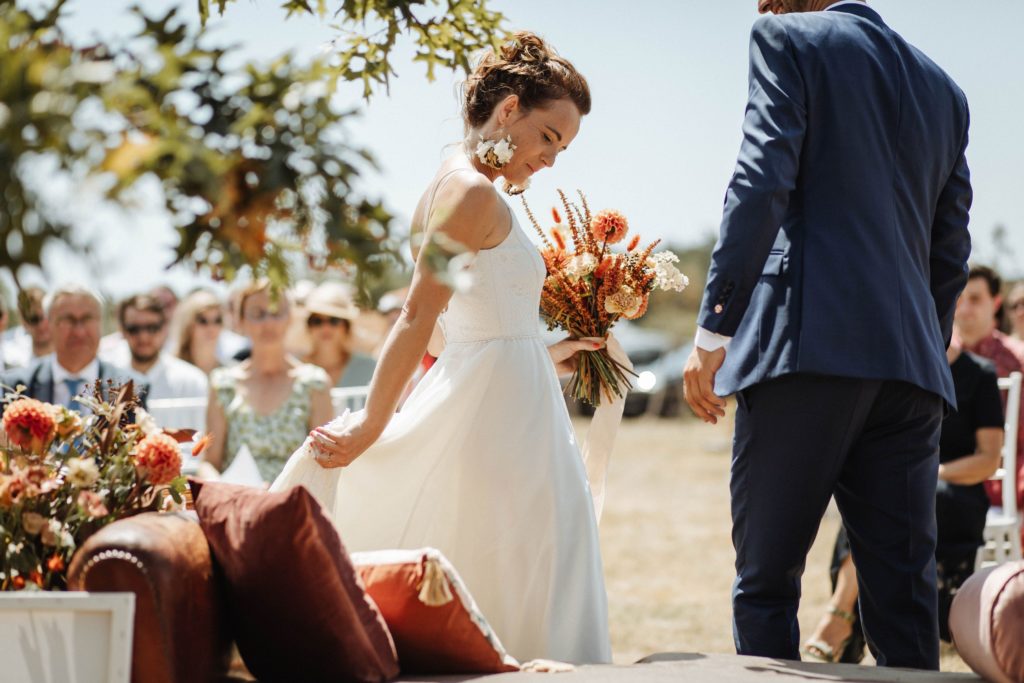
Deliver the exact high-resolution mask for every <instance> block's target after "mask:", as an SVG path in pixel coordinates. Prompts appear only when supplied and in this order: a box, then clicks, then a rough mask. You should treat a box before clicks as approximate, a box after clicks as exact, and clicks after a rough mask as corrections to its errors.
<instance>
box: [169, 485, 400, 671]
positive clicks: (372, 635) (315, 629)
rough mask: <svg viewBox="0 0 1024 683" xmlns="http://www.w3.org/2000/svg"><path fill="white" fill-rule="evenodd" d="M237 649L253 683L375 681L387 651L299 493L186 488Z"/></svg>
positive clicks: (387, 642)
mask: <svg viewBox="0 0 1024 683" xmlns="http://www.w3.org/2000/svg"><path fill="white" fill-rule="evenodd" d="M189 483H190V485H191V486H192V495H193V497H194V498H195V506H196V513H197V514H198V515H199V523H200V524H201V525H202V527H203V532H204V533H205V534H206V538H207V540H208V541H209V544H210V550H211V552H212V554H213V557H214V560H215V562H216V564H217V566H219V567H220V568H221V569H222V570H223V575H224V579H225V584H226V586H225V591H226V593H227V600H226V603H227V612H228V618H229V620H230V622H231V626H232V629H233V633H234V635H235V639H236V641H237V644H238V650H239V652H240V653H241V655H242V659H243V660H244V661H245V664H246V666H247V667H248V668H249V670H250V671H251V672H252V673H253V675H254V676H256V677H257V678H258V679H259V680H261V681H267V682H271V681H342V680H344V681H374V682H376V681H385V680H390V679H392V678H394V677H395V676H397V675H398V662H397V660H396V657H395V649H394V644H393V643H392V642H391V637H390V635H389V634H388V631H387V626H386V625H385V624H384V620H383V619H382V618H381V615H380V612H379V611H378V610H377V608H376V606H375V605H374V604H373V601H372V600H371V599H370V598H369V597H368V596H367V595H366V593H365V592H364V590H363V586H362V583H361V582H360V581H359V577H358V576H357V575H356V572H355V569H354V568H353V566H352V563H351V561H350V560H349V557H348V554H347V553H346V552H345V548H344V546H343V545H342V543H341V539H340V538H338V533H337V531H335V529H334V526H333V525H332V524H331V522H330V521H329V520H328V519H327V517H326V516H325V515H324V513H323V511H322V510H321V509H320V505H319V504H318V503H317V502H316V501H315V500H314V499H313V497H312V496H311V495H310V494H309V493H308V492H307V491H306V490H305V489H304V488H302V487H296V488H292V489H289V490H288V491H283V492H280V493H268V492H266V491H263V490H260V489H254V488H249V487H245V486H234V485H231V484H222V483H216V482H201V481H198V480H190V482H189Z"/></svg>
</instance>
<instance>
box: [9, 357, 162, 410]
mask: <svg viewBox="0 0 1024 683" xmlns="http://www.w3.org/2000/svg"><path fill="white" fill-rule="evenodd" d="M99 365H100V368H99V379H100V380H103V381H106V380H112V381H113V382H114V384H115V385H116V384H123V383H124V382H127V381H128V380H133V381H134V382H135V393H136V394H137V395H138V396H139V402H140V403H141V405H142V407H143V408H145V407H146V394H148V393H149V383H148V382H147V381H146V380H145V378H144V377H142V376H141V375H139V374H138V373H136V372H133V371H131V370H126V369H124V368H119V367H117V366H115V365H111V364H110V363H107V362H106V361H102V360H101V361H100V362H99ZM18 385H23V386H24V387H25V391H24V392H22V393H23V395H24V396H27V397H29V398H34V399H36V400H39V401H43V402H45V403H53V361H52V360H51V359H50V358H49V357H47V358H43V359H41V360H37V361H35V362H34V363H33V364H32V365H29V366H28V367H24V368H15V369H13V370H7V371H6V372H2V373H0V393H2V392H3V391H5V390H7V389H10V390H13V389H16V388H17V387H18ZM82 391H85V392H90V395H91V391H92V387H91V386H90V387H83V388H82ZM2 413H3V410H2V409H0V414H2Z"/></svg>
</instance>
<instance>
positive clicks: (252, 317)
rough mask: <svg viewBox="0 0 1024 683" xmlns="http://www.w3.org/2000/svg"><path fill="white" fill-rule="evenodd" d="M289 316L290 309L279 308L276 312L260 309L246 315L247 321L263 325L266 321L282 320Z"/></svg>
mask: <svg viewBox="0 0 1024 683" xmlns="http://www.w3.org/2000/svg"><path fill="white" fill-rule="evenodd" d="M287 316H288V309H286V308H279V309H277V310H276V311H268V310H265V309H259V310H255V311H250V312H249V313H246V314H245V319H246V320H249V321H251V322H254V323H261V322H263V321H264V320H281V319H283V318H286V317H287Z"/></svg>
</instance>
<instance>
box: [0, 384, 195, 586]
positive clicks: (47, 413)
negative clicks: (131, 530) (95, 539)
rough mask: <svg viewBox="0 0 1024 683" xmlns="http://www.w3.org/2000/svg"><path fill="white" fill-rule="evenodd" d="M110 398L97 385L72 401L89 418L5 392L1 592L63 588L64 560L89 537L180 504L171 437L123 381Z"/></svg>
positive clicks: (0, 453)
mask: <svg viewBox="0 0 1024 683" xmlns="http://www.w3.org/2000/svg"><path fill="white" fill-rule="evenodd" d="M111 394H112V396H111V399H110V400H109V401H106V400H102V398H101V397H102V390H101V387H100V385H99V383H97V390H96V396H95V397H94V398H84V397H83V398H81V399H79V400H80V401H81V402H82V404H83V405H88V407H89V408H91V410H92V414H91V415H88V416H83V415H81V414H79V413H78V412H77V411H73V410H69V409H67V408H64V407H62V406H54V405H51V404H49V403H43V402H42V401H37V400H35V399H31V398H25V397H23V396H21V395H20V394H18V393H10V394H7V395H6V396H4V398H3V406H0V407H4V408H6V409H5V410H4V414H3V420H2V427H3V435H2V436H0V548H2V554H0V590H5V591H12V590H22V589H34V590H39V589H42V590H51V589H57V590H60V589H64V588H66V587H67V576H66V572H67V567H68V565H69V564H70V563H71V556H72V555H73V554H74V551H75V549H76V548H77V547H79V546H80V545H81V544H82V543H83V542H84V541H85V539H87V538H88V537H89V536H90V535H91V534H93V533H95V532H96V531H97V530H99V529H100V528H102V527H104V526H106V525H107V524H110V523H111V522H114V521H116V520H118V519H121V518H123V517H128V516H130V515H134V514H137V513H139V512H144V511H147V510H158V509H162V508H164V507H167V506H169V504H170V501H172V500H173V501H174V502H176V503H177V504H180V503H181V502H182V492H183V491H184V488H185V480H184V479H183V478H182V477H181V454H180V451H179V447H178V442H177V440H176V438H175V437H174V436H172V435H171V434H169V433H166V432H164V431H162V430H160V429H159V428H158V427H157V426H156V424H155V423H154V422H153V419H152V417H150V416H149V415H147V414H146V413H145V411H143V410H142V408H140V407H138V405H137V400H136V398H135V395H134V388H133V386H132V384H131V383H130V382H129V383H128V384H126V385H124V386H122V387H119V388H117V389H113V390H111ZM108 396H110V394H108ZM202 445H205V444H204V442H202V441H200V442H199V444H198V448H201V447H202Z"/></svg>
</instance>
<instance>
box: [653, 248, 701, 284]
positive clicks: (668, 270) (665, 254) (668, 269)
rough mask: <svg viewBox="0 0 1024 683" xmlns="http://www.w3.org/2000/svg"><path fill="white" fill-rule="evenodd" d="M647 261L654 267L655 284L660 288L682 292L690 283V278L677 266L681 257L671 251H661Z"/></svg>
mask: <svg viewBox="0 0 1024 683" xmlns="http://www.w3.org/2000/svg"><path fill="white" fill-rule="evenodd" d="M647 263H648V264H649V265H650V266H651V267H652V268H654V286H655V287H657V288H658V289H664V290H669V289H672V290H675V291H677V292H681V291H683V290H684V289H686V287H687V285H689V284H690V278H688V277H686V276H685V275H683V274H682V273H681V272H679V269H678V268H676V267H675V264H676V263H679V257H678V256H676V255H675V254H673V253H672V252H671V251H662V252H659V253H657V254H655V255H654V256H652V257H651V258H649V259H648V260H647Z"/></svg>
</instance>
